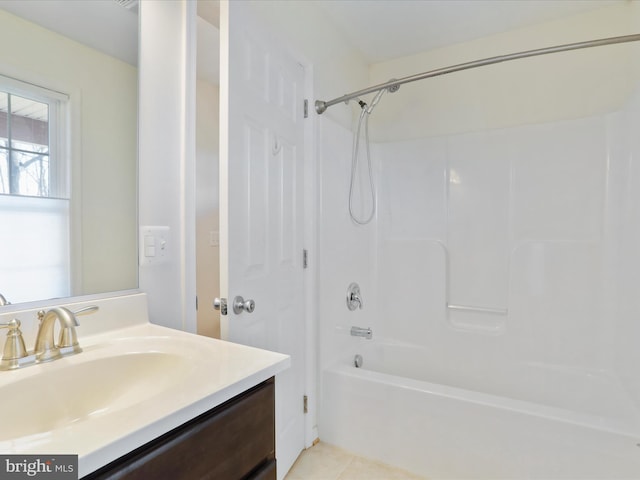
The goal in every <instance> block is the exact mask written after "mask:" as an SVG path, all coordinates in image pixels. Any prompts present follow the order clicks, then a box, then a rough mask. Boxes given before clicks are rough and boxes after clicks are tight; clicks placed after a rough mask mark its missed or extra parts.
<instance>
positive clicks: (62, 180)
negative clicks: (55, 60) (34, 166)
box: [0, 75, 71, 199]
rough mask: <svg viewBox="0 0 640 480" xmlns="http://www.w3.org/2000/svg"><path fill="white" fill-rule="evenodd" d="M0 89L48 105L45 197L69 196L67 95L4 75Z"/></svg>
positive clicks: (68, 101)
mask: <svg viewBox="0 0 640 480" xmlns="http://www.w3.org/2000/svg"><path fill="white" fill-rule="evenodd" d="M0 91H2V92H7V93H9V94H11V95H19V96H21V97H24V98H27V99H31V100H35V101H37V102H41V103H45V104H47V105H48V106H49V197H54V198H67V199H68V198H70V196H71V189H70V179H69V176H70V171H71V158H70V142H69V139H70V134H69V124H70V122H69V117H70V114H69V110H70V98H69V95H67V94H65V93H62V92H58V91H55V90H51V89H48V88H45V87H40V86H38V85H34V84H32V83H29V82H24V81H21V80H17V79H15V78H12V77H8V76H5V75H0Z"/></svg>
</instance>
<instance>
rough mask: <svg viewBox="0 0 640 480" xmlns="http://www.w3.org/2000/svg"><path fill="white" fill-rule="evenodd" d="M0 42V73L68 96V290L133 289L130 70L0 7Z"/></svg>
mask: <svg viewBox="0 0 640 480" xmlns="http://www.w3.org/2000/svg"><path fill="white" fill-rule="evenodd" d="M0 43H1V44H2V45H5V46H9V45H10V46H11V48H3V51H2V56H1V58H0V74H3V75H7V76H11V77H14V78H16V79H18V80H22V81H26V82H31V83H33V84H35V85H39V86H42V87H45V88H49V89H53V90H57V91H59V92H63V93H66V94H68V95H69V96H70V102H71V115H72V118H71V142H72V151H71V159H72V165H71V169H72V178H71V182H72V191H71V197H72V212H74V213H73V215H74V221H75V231H74V232H73V235H74V236H75V239H74V240H75V241H76V242H79V243H75V244H74V248H73V252H72V254H73V255H74V256H75V257H76V258H75V259H74V260H75V263H76V265H77V267H76V270H75V272H74V274H75V276H76V278H77V279H78V281H76V285H75V287H74V291H73V292H72V294H73V295H82V294H90V293H98V292H108V291H113V290H125V289H131V288H136V287H137V285H138V268H137V257H138V254H137V252H138V250H137V245H138V244H137V211H136V208H135V205H136V202H137V197H136V190H137V189H136V187H137V178H136V172H137V170H136V154H137V148H136V142H137V113H136V112H137V69H136V68H135V67H133V66H131V65H129V64H127V63H125V62H123V61H121V60H117V59H115V58H113V57H110V56H108V55H105V54H103V53H101V52H98V51H97V50H94V49H91V48H88V47H86V46H84V45H82V44H80V43H77V42H75V41H72V40H70V39H68V38H66V37H64V36H62V35H59V34H56V33H54V32H51V31H50V30H47V29H45V28H42V27H40V26H38V25H35V24H33V23H30V22H27V21H25V20H23V19H21V18H19V17H16V16H13V15H11V14H9V13H7V12H5V11H4V10H0ZM43 235H44V236H45V237H46V234H43ZM80 245H81V246H80Z"/></svg>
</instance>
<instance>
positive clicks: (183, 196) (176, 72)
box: [139, 0, 196, 332]
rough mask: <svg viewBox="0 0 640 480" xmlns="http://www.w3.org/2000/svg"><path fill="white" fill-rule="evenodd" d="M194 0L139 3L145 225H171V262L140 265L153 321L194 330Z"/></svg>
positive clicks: (141, 201) (141, 202) (142, 210)
mask: <svg viewBox="0 0 640 480" xmlns="http://www.w3.org/2000/svg"><path fill="white" fill-rule="evenodd" d="M195 7H196V4H195V3H194V2H166V1H161V0H158V1H155V0H147V1H144V2H141V3H140V15H141V25H140V62H139V70H140V78H139V82H140V83H139V84H140V101H139V118H140V127H139V128H140V129H139V176H140V191H139V209H140V225H150V226H151V225H155V226H168V227H169V228H170V233H169V238H168V241H167V256H166V258H167V261H166V262H165V263H161V264H157V265H150V266H144V267H140V288H141V289H142V291H144V292H145V293H147V295H148V299H149V317H150V319H151V321H152V322H154V323H157V324H160V325H165V326H169V327H173V328H178V329H181V330H186V331H189V332H195V331H196V288H195V278H196V271H195V251H196V249H195V185H196V183H195V56H194V55H195V33H196V32H195V29H193V30H191V29H188V25H195V18H196V12H195Z"/></svg>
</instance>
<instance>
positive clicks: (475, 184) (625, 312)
mask: <svg viewBox="0 0 640 480" xmlns="http://www.w3.org/2000/svg"><path fill="white" fill-rule="evenodd" d="M638 99H639V97H638V95H636V96H634V97H633V98H632V99H631V100H630V101H629V102H628V103H627V104H626V105H625V106H623V107H622V108H620V109H618V110H616V111H613V112H610V113H604V114H600V115H593V116H589V117H583V118H577V119H569V120H561V121H554V122H548V123H543V124H532V125H523V126H516V127H510V128H503V129H494V130H490V131H480V132H473V133H465V134H454V135H447V136H441V137H433V138H425V139H418V140H410V141H403V142H388V143H379V144H375V145H372V147H373V156H374V158H375V159H377V172H376V177H377V184H378V195H379V197H378V215H377V220H376V223H375V225H374V226H373V228H370V226H368V227H365V228H368V229H366V230H362V229H360V230H358V229H357V228H356V227H355V226H352V225H348V217H347V216H346V215H347V214H346V213H345V214H344V218H342V219H341V220H338V219H336V218H333V219H332V220H331V222H334V223H336V224H337V223H338V222H340V221H341V222H343V223H344V225H342V231H343V240H342V243H341V244H340V245H341V246H340V247H338V252H342V253H341V255H339V256H338V257H339V258H334V259H333V260H332V259H330V258H328V262H329V263H328V264H327V266H326V267H327V268H330V265H331V264H332V263H331V262H334V261H335V264H334V266H335V267H336V268H338V271H339V274H340V275H343V276H344V279H343V282H342V283H345V285H344V286H345V287H346V285H347V284H348V283H349V281H351V280H352V278H351V277H352V276H354V275H363V272H365V274H364V278H365V280H361V279H357V280H359V281H360V282H361V283H364V285H365V288H363V292H364V295H365V301H366V300H368V298H366V295H367V293H369V295H368V296H369V297H373V299H374V305H375V307H372V308H365V309H364V310H363V311H358V312H355V313H354V312H348V311H347V309H346V307H345V306H344V304H343V294H342V292H341V290H342V289H341V288H340V287H341V286H342V285H341V283H340V282H338V283H337V284H335V285H333V286H326V287H325V288H333V289H334V290H335V292H334V296H337V297H336V298H335V299H334V301H333V303H332V304H331V305H330V308H332V309H333V311H332V315H333V316H332V317H322V316H321V318H324V319H325V321H327V322H328V323H329V324H330V328H327V327H322V326H321V331H322V332H323V333H322V335H324V337H323V338H324V340H325V341H326V340H329V341H330V342H331V343H330V346H327V345H326V344H325V345H324V346H323V344H322V343H321V354H324V357H323V358H321V362H320V364H321V369H322V370H321V374H320V378H321V394H322V403H321V411H320V424H319V428H320V437H321V438H322V439H323V440H325V441H327V442H330V443H335V444H337V445H339V446H342V447H344V448H347V449H350V450H353V451H355V452H356V453H359V454H362V455H368V456H372V457H377V458H380V459H382V460H383V461H387V462H389V463H392V464H395V465H399V466H402V467H404V468H408V469H410V470H413V471H415V472H417V473H422V474H424V475H427V476H433V477H435V478H459V477H461V476H462V477H465V478H509V477H510V478H513V477H516V478H523V477H524V478H543V477H554V478H576V477H579V478H612V477H616V478H634V475H635V476H636V477H637V476H638V475H640V449H639V448H638V446H637V444H638V443H639V442H640V395H639V394H640V377H639V376H638V375H637V374H634V372H635V371H636V369H635V367H634V366H636V365H638V361H639V360H640V359H639V358H637V357H638V353H637V351H638V349H637V348H635V349H634V348H633V347H632V345H633V343H634V342H633V339H634V338H640V332H639V331H638V330H639V329H640V327H639V326H638V325H637V324H638V323H639V322H637V318H638V317H640V305H639V304H638V300H637V297H638V295H637V287H638V285H639V283H640V281H639V280H640V279H639V278H638V274H637V272H638V271H640V249H638V248H637V245H640V140H639V137H640V136H638V135H637V131H638V128H640V102H638ZM323 122H324V123H323V125H322V131H323V133H324V136H323V138H322V140H321V142H326V143H327V144H333V148H334V149H336V150H337V145H338V142H340V141H342V143H343V144H347V146H348V142H347V139H348V138H349V137H348V132H347V131H346V130H344V129H342V128H341V127H338V126H336V125H333V124H331V123H330V121H327V120H323ZM343 130H344V131H343ZM341 136H342V137H344V138H341ZM322 148H325V147H322V146H321V149H322ZM342 148H344V145H343V146H342ZM345 157H346V158H345V162H344V164H345V165H342V166H340V167H337V166H336V165H339V162H333V166H323V167H322V168H323V169H324V170H325V173H326V175H325V179H329V178H330V177H331V175H334V176H335V177H336V178H331V180H332V182H333V181H335V180H337V178H338V177H339V176H340V173H339V172H338V171H337V170H338V168H342V170H345V171H344V172H342V175H343V176H344V178H345V179H348V171H346V169H347V168H348V165H347V163H348V154H347V155H345ZM331 169H334V171H331ZM345 181H347V180H345ZM332 184H333V185H334V186H335V183H332ZM327 189H328V187H327ZM323 191H326V190H323ZM336 197H338V196H337V195H335V196H334V197H333V198H332V199H331V202H333V203H335V205H334V208H335V210H332V211H333V212H338V211H340V207H342V211H345V210H346V209H345V208H344V205H343V204H344V202H345V201H346V200H345V199H344V198H336ZM345 198H346V196H345ZM325 205H326V204H325ZM358 228H360V227H358ZM352 230H353V232H352ZM357 236H359V238H357ZM334 246H335V244H334ZM324 247H325V248H326V249H329V250H328V251H327V250H325V252H324V253H325V254H328V253H329V252H334V253H336V252H335V250H331V249H330V247H331V245H330V242H328V241H327V243H325V244H324ZM355 252H358V253H355ZM354 255H355V256H358V259H355V258H354ZM367 262H369V263H367ZM335 273H336V272H333V273H331V272H329V270H326V269H325V271H324V273H322V272H321V275H326V276H329V275H335ZM321 293H322V292H321ZM322 298H324V297H322ZM333 304H335V305H333ZM367 306H368V305H367ZM451 307H454V308H451ZM455 307H465V308H455ZM325 308H326V307H325ZM328 318H331V320H330V321H328V320H327V319H328ZM351 325H360V326H371V327H372V328H373V331H374V340H372V341H368V340H365V339H360V338H358V339H355V338H350V337H349V335H348V329H349V328H350V326H351ZM374 345H375V346H374ZM355 354H361V355H362V356H363V360H364V364H363V368H361V369H355V368H354V367H353V366H352V361H353V357H354V355H355ZM505 452H507V453H505Z"/></svg>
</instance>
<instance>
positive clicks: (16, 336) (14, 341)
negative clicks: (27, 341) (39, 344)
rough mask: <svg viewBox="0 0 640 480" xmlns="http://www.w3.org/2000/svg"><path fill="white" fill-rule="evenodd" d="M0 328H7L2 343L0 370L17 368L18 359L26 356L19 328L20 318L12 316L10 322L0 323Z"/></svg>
mask: <svg viewBox="0 0 640 480" xmlns="http://www.w3.org/2000/svg"><path fill="white" fill-rule="evenodd" d="M0 328H7V329H9V331H8V332H7V339H6V340H5V343H4V350H3V353H2V360H0V370H11V369H13V368H18V367H19V363H18V360H19V359H21V358H24V357H26V356H27V349H26V347H25V345H24V339H23V338H22V331H21V330H20V320H18V319H17V318H14V319H13V320H11V321H10V322H7V323H0Z"/></svg>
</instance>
